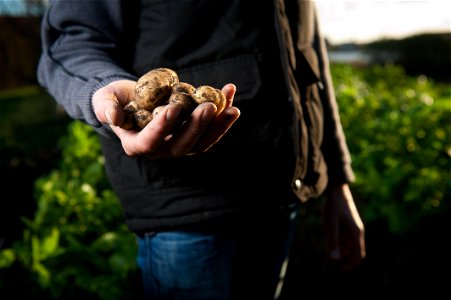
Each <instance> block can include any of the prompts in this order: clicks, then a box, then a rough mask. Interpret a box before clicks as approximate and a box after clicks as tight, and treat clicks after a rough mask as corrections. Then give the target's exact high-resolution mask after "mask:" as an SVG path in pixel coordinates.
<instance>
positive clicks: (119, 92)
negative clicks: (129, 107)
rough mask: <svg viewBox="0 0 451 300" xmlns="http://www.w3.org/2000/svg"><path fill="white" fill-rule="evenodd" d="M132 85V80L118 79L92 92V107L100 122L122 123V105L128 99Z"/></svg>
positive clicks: (115, 124)
mask: <svg viewBox="0 0 451 300" xmlns="http://www.w3.org/2000/svg"><path fill="white" fill-rule="evenodd" d="M134 85H135V82H134V81H131V80H119V81H114V82H112V83H110V84H108V85H106V86H104V87H102V88H100V89H98V90H97V91H96V92H95V93H94V95H93V97H92V107H93V110H94V113H95V115H96V117H97V119H98V120H99V122H100V123H103V124H110V125H114V126H119V125H121V124H122V122H123V119H124V114H123V111H122V107H123V106H124V105H125V104H127V103H128V102H129V101H130V99H131V95H132V94H133V88H134Z"/></svg>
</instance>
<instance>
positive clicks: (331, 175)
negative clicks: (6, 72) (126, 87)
mask: <svg viewBox="0 0 451 300" xmlns="http://www.w3.org/2000/svg"><path fill="white" fill-rule="evenodd" d="M285 2H286V3H285ZM43 42H44V43H43V44H44V49H43V50H44V51H43V55H42V58H41V61H40V65H39V70H38V75H39V76H38V77H39V80H40V83H41V84H42V85H43V86H44V87H46V88H47V89H48V90H49V92H50V93H51V94H52V95H53V96H54V97H55V99H56V100H57V101H58V102H60V103H61V104H62V105H63V106H64V107H65V108H66V110H67V112H68V113H69V115H71V116H72V117H73V118H75V119H80V120H83V121H85V122H87V123H88V124H91V125H92V126H93V127H94V128H96V129H97V131H98V132H99V133H100V137H101V142H102V145H103V150H104V155H105V158H106V169H107V173H108V176H109V178H110V180H111V183H112V186H113V188H114V190H115V191H116V193H117V194H118V196H119V198H120V200H121V203H122V205H123V209H124V214H125V217H126V220H127V222H128V225H129V227H130V229H131V230H134V231H142V230H144V231H146V230H158V229H164V228H173V227H177V226H186V225H190V224H194V223H198V222H202V221H208V220H214V219H217V218H223V217H227V216H234V215H235V214H236V213H239V212H242V211H245V212H249V211H251V210H255V209H257V210H259V209H261V210H262V211H263V210H265V211H271V210H272V209H274V208H276V207H279V206H280V205H283V204H286V203H288V202H290V201H292V198H293V197H292V196H293V192H294V195H296V196H297V198H298V199H300V200H301V201H306V200H308V199H310V198H313V197H317V196H319V195H320V194H321V193H322V192H323V191H324V189H325V188H326V186H327V183H328V182H332V183H334V184H335V183H341V182H350V181H352V180H353V173H352V170H351V166H350V156H349V153H348V149H347V146H346V143H345V137H344V134H343V132H342V127H341V123H340V119H339V114H338V108H337V104H336V101H335V96H334V92H333V89H332V82H331V78H330V73H329V69H328V68H329V65H328V61H327V53H326V49H325V44H324V41H323V38H322V36H321V35H320V31H319V28H318V23H317V20H316V14H315V8H314V3H313V2H311V1H297V2H296V1H277V0H275V1H273V2H270V1H266V2H264V3H263V2H262V3H260V2H259V5H258V7H256V4H255V2H253V1H217V0H204V1H180V2H178V1H151V0H142V1H141V2H140V3H139V4H136V2H135V1H127V0H124V1H120V0H98V1H89V2H77V1H54V2H51V6H50V8H49V10H48V11H47V14H46V15H45V18H44V21H43ZM156 67H169V68H172V69H174V70H176V71H177V73H178V74H179V76H180V79H181V80H182V81H186V82H190V83H192V84H194V85H200V84H209V85H212V86H216V87H219V88H220V87H222V86H223V85H224V84H226V83H229V82H232V83H235V84H236V85H237V95H236V97H235V105H236V106H238V107H239V108H240V110H241V111H242V115H241V117H240V119H239V120H238V121H237V123H236V124H235V125H234V126H233V127H232V129H231V130H230V131H229V132H228V133H227V134H226V136H225V137H224V138H223V139H222V140H221V141H220V142H219V143H218V144H216V145H215V146H214V147H213V148H212V149H210V150H209V151H208V152H207V153H205V154H202V155H198V156H190V157H185V158H179V159H159V160H148V159H146V158H144V157H128V156H127V155H125V153H124V151H123V149H122V147H121V145H120V142H119V141H118V139H117V138H116V137H115V136H114V134H112V132H111V131H110V130H109V129H108V127H107V126H104V125H101V124H100V123H99V122H98V121H97V119H96V118H95V116H94V114H93V111H92V108H91V102H90V101H91V97H92V95H93V93H94V92H95V91H96V90H97V89H98V88H100V87H101V86H104V85H105V84H107V83H109V82H112V81H114V80H118V79H136V78H137V77H139V76H141V75H142V74H144V73H145V72H147V71H148V70H150V69H152V68H156Z"/></svg>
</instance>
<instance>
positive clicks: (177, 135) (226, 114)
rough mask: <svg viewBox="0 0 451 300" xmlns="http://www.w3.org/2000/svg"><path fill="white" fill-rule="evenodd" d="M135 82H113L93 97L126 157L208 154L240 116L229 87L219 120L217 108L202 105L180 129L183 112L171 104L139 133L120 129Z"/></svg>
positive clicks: (96, 109) (233, 89) (98, 114)
mask: <svg viewBox="0 0 451 300" xmlns="http://www.w3.org/2000/svg"><path fill="white" fill-rule="evenodd" d="M135 84H136V82H134V81H131V80H119V81H114V82H112V83H110V84H108V85H106V86H105V87H102V88H100V89H99V90H97V91H96V92H95V93H94V96H93V98H92V106H93V110H94V113H95V115H96V117H97V119H98V120H99V121H100V122H101V123H103V124H109V125H110V126H111V129H112V130H113V131H114V133H115V134H116V135H117V136H118V137H119V139H120V140H121V143H122V147H123V148H124V151H125V153H126V154H127V155H130V156H136V155H145V156H147V157H149V158H151V159H153V158H163V157H181V156H185V155H192V154H197V153H202V152H205V151H207V150H208V149H209V148H210V147H211V146H213V145H214V144H215V143H216V142H218V141H219V140H220V139H221V137H222V136H223V135H224V134H225V133H226V132H227V131H228V130H229V129H230V127H231V126H232V125H233V123H235V121H236V120H237V119H238V118H239V116H240V111H239V109H238V108H236V107H235V106H233V98H234V95H235V92H236V87H235V85H233V84H226V85H225V86H224V87H223V88H222V91H223V92H224V94H225V96H226V99H227V103H226V106H225V109H224V110H223V111H222V113H220V114H219V115H217V116H216V106H215V105H214V104H212V103H203V104H201V105H199V106H198V107H197V108H196V109H195V110H194V111H193V112H192V113H191V116H190V118H189V119H188V120H187V121H186V122H184V123H183V125H182V127H181V128H177V130H175V129H176V126H179V124H180V121H179V118H178V117H179V114H180V109H179V107H177V106H176V105H173V104H169V105H166V107H165V108H164V109H163V110H162V111H160V112H159V113H158V114H157V115H156V117H155V118H154V119H153V120H152V121H151V122H150V123H149V124H147V126H146V127H144V128H143V129H142V130H140V131H136V130H126V129H123V128H121V127H120V126H121V124H122V122H123V120H124V112H123V110H122V108H123V107H124V106H125V105H126V104H127V103H129V102H130V101H131V100H132V96H133V89H134V86H135Z"/></svg>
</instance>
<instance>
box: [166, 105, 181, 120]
mask: <svg viewBox="0 0 451 300" xmlns="http://www.w3.org/2000/svg"><path fill="white" fill-rule="evenodd" d="M179 115H180V108H179V107H177V106H174V107H172V108H170V109H168V110H167V111H166V121H172V120H175V119H177V118H178V116H179Z"/></svg>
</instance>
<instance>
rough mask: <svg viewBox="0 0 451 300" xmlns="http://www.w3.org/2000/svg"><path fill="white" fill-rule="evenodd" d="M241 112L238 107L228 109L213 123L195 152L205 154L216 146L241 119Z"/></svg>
mask: <svg viewBox="0 0 451 300" xmlns="http://www.w3.org/2000/svg"><path fill="white" fill-rule="evenodd" d="M240 114H241V112H240V110H239V109H238V108H236V107H233V106H232V107H228V108H226V109H225V110H224V111H223V112H222V113H221V114H220V115H219V116H218V117H217V118H216V119H215V120H214V121H213V122H211V123H210V125H209V126H208V128H207V129H206V130H205V132H204V134H203V135H202V137H201V138H200V139H199V141H198V142H197V144H196V147H195V148H194V152H205V151H207V150H208V149H210V147H211V146H213V145H214V144H216V143H217V142H218V141H219V140H220V139H221V138H222V137H223V136H224V134H226V133H227V131H228V130H229V129H230V127H232V125H233V124H234V123H235V121H236V120H237V119H238V118H239V117H240Z"/></svg>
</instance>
